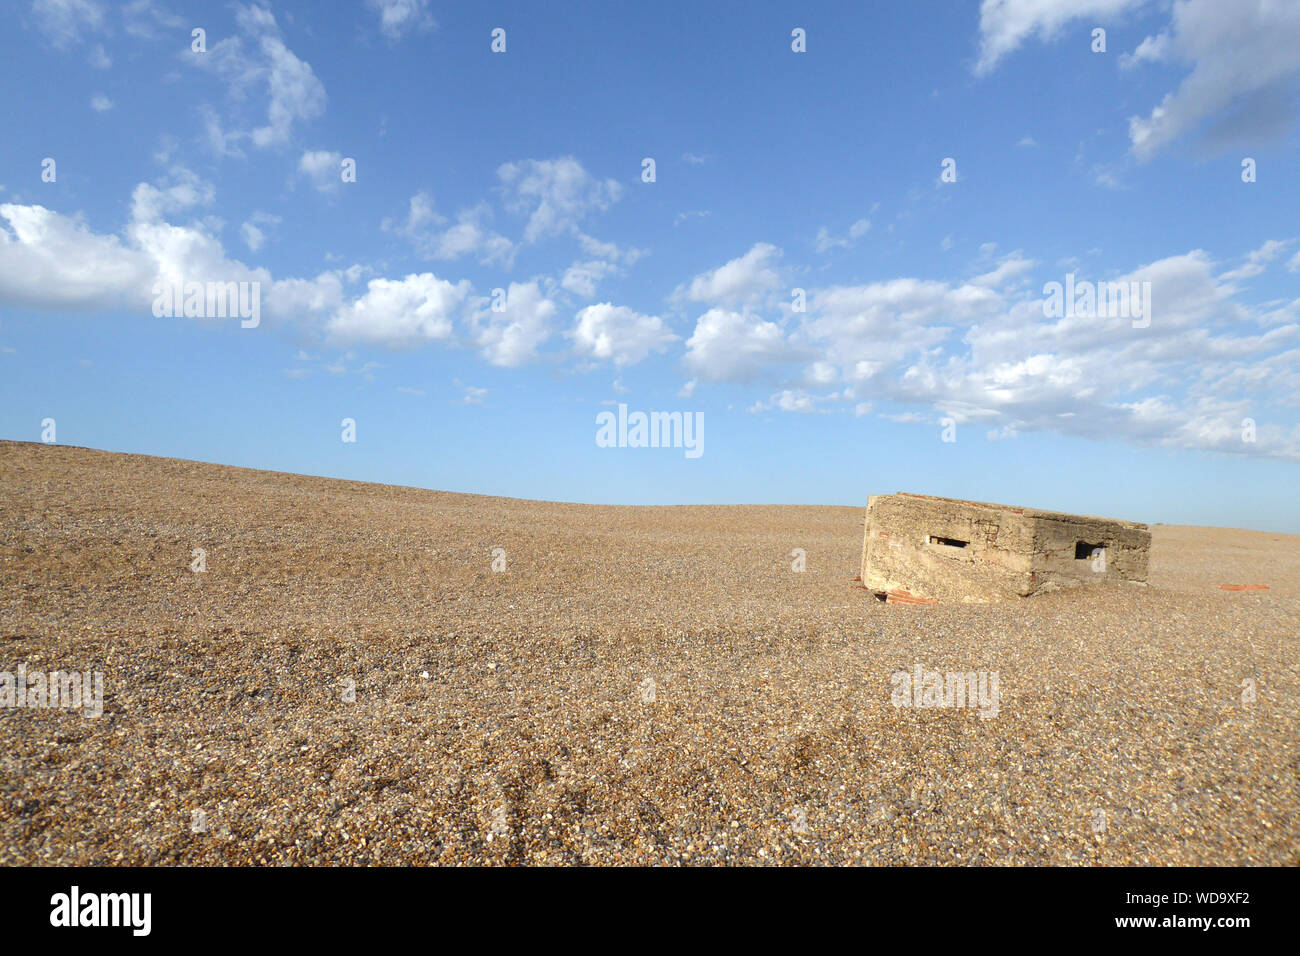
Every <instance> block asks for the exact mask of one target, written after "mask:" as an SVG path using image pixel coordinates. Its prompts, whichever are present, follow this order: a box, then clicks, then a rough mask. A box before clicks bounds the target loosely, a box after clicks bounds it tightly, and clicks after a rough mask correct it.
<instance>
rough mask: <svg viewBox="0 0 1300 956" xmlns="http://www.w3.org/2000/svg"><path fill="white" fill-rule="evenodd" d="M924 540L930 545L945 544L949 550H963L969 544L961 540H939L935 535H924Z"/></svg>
mask: <svg viewBox="0 0 1300 956" xmlns="http://www.w3.org/2000/svg"><path fill="white" fill-rule="evenodd" d="M926 539H927V540H928V541H929V542H930V543H931V544H946V545H947V546H948V547H950V548H964V547H966V545H968V544H970V542H969V541H963V540H961V538H941V537H940V536H939V535H937V534H929V535H926Z"/></svg>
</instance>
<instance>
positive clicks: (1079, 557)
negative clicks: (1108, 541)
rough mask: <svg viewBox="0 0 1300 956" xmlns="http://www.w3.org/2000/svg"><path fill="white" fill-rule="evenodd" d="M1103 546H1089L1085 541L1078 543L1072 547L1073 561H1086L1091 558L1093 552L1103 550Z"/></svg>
mask: <svg viewBox="0 0 1300 956" xmlns="http://www.w3.org/2000/svg"><path fill="white" fill-rule="evenodd" d="M1104 549H1105V548H1104V545H1100V544H1089V543H1088V542H1087V541H1079V542H1076V543H1075V545H1074V560H1076V561H1087V560H1089V559H1090V558H1091V557H1092V554H1093V552H1094V551H1102V550H1104Z"/></svg>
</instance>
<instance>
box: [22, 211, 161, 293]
mask: <svg viewBox="0 0 1300 956" xmlns="http://www.w3.org/2000/svg"><path fill="white" fill-rule="evenodd" d="M0 218H2V219H3V220H4V223H5V227H4V228H0V302H4V303H9V304H13V305H18V306H22V307H28V308H37V309H64V310H66V309H76V310H80V309H96V308H115V307H116V308H125V307H143V306H145V305H147V304H148V302H149V301H150V299H149V297H148V295H147V293H148V291H149V287H150V284H151V283H152V281H153V277H154V275H155V272H156V269H155V267H154V264H153V263H151V262H150V261H149V260H148V259H147V258H145V257H144V256H142V255H141V254H140V253H139V251H138V250H136V249H132V248H130V247H129V246H126V245H124V244H123V243H122V242H121V241H120V240H119V239H118V238H117V237H116V236H98V235H95V234H94V233H92V232H91V231H90V230H89V229H88V228H86V226H85V224H84V223H82V222H80V221H79V220H76V219H70V218H68V217H66V216H61V215H59V214H58V213H56V212H53V211H51V210H49V209H46V208H45V207H44V206H21V205H16V204H13V203H6V204H4V205H0Z"/></svg>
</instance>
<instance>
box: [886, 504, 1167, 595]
mask: <svg viewBox="0 0 1300 956" xmlns="http://www.w3.org/2000/svg"><path fill="white" fill-rule="evenodd" d="M1150 549H1151V532H1150V530H1149V529H1148V528H1147V526H1146V525H1145V524H1141V523H1140V522H1136V521H1116V520H1113V519H1109V518H1096V517H1091V516H1088V515H1072V514H1064V513H1061V512H1056V511H1040V510H1038V509H1035V508H1015V507H1010V506H1007V505H994V504H986V503H984V502H978V501H961V500H958V499H955V498H936V497H931V496H928V495H915V494H909V493H906V492H900V493H899V494H896V495H872V496H871V497H870V498H868V499H867V520H866V530H865V534H864V536H863V542H862V584H863V586H864V587H866V588H867V589H868V590H871V591H874V592H876V594H877V596H880V595H885V594H888V593H890V592H905V593H907V594H908V595H910V596H912V597H918V598H929V599H933V600H941V601H965V602H972V601H974V602H986V601H998V600H1007V599H1010V598H1015V597H1028V596H1029V595H1031V594H1037V593H1040V592H1043V591H1054V590H1058V589H1061V588H1072V587H1091V586H1096V585H1103V584H1123V583H1127V584H1145V583H1146V580H1147V559H1148V555H1149V553H1150Z"/></svg>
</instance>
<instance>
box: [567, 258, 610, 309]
mask: <svg viewBox="0 0 1300 956" xmlns="http://www.w3.org/2000/svg"><path fill="white" fill-rule="evenodd" d="M617 272H618V267H617V266H615V265H614V264H613V263H611V262H604V261H602V260H600V259H593V260H592V261H590V262H575V263H573V265H571V266H569V268H568V269H566V270H565V271H564V278H562V279H561V280H560V285H561V286H562V287H563V288H565V289H567V290H568V291H569V292H572V293H573V294H574V295H580V296H582V297H583V298H585V299H590V298H591V297H592V296H594V295H595V294H596V285H597V284H598V283H599V282H600V281H601V280H602V279H604V278H605V276H607V275H612V274H616V273H617Z"/></svg>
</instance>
